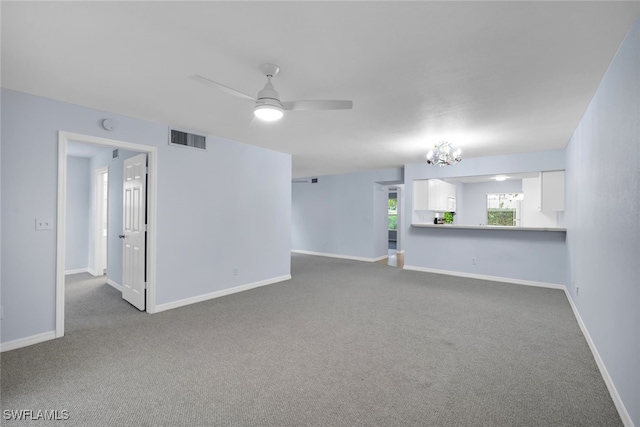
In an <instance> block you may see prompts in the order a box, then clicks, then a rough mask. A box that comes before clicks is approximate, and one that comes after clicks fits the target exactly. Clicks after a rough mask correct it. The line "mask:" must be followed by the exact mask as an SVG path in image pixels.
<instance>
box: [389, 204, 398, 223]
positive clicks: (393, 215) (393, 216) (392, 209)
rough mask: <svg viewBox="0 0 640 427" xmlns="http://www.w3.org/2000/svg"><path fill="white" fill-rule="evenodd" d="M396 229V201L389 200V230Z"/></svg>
mask: <svg viewBox="0 0 640 427" xmlns="http://www.w3.org/2000/svg"><path fill="white" fill-rule="evenodd" d="M397 229H398V199H389V230H397Z"/></svg>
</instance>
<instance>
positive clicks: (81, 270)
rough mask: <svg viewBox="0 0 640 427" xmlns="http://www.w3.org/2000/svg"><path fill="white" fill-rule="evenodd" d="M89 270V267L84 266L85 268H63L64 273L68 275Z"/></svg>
mask: <svg viewBox="0 0 640 427" xmlns="http://www.w3.org/2000/svg"><path fill="white" fill-rule="evenodd" d="M88 272H89V268H87V267H85V268H76V269H74V270H65V271H64V275H65V276H68V275H70V274H79V273H88Z"/></svg>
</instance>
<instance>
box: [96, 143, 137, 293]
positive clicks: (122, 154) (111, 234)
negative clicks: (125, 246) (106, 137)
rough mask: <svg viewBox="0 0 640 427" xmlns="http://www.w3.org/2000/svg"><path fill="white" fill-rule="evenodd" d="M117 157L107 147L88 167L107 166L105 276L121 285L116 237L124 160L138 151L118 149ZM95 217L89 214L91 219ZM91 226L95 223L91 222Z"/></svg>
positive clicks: (119, 227)
mask: <svg viewBox="0 0 640 427" xmlns="http://www.w3.org/2000/svg"><path fill="white" fill-rule="evenodd" d="M118 151H119V155H118V158H117V159H114V158H113V149H111V148H107V149H106V150H105V151H104V152H102V153H100V154H98V155H96V156H94V157H92V158H91V161H90V167H91V170H92V171H94V170H96V169H99V168H102V167H105V166H107V167H108V168H109V191H108V193H109V195H108V198H109V212H108V222H107V278H108V279H110V280H113V281H114V282H115V283H117V284H118V285H122V240H120V238H119V237H118V236H119V235H120V234H122V232H123V229H122V221H123V213H122V212H123V207H122V204H123V195H122V192H123V187H122V186H123V180H124V176H123V174H124V171H123V169H124V167H123V165H124V161H125V160H126V159H128V158H130V157H133V156H135V155H137V154H139V153H137V152H135V151H127V150H122V149H120V150H118ZM94 191H95V189H93V188H91V197H92V198H93V197H94ZM94 217H95V215H94V214H92V215H91V221H92V220H93V218H94ZM92 226H93V227H95V225H94V224H93V222H92ZM94 238H95V236H94V235H93V233H90V234H89V262H90V265H92V263H93V259H94V258H93V257H94V255H95V253H94V247H95V246H94Z"/></svg>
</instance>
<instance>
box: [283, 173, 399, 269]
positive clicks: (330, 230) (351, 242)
mask: <svg viewBox="0 0 640 427" xmlns="http://www.w3.org/2000/svg"><path fill="white" fill-rule="evenodd" d="M301 180H303V179H296V181H301ZM307 180H308V181H309V182H308V183H298V184H293V189H292V216H291V230H292V232H291V241H292V243H291V248H292V249H296V250H304V251H311V252H320V253H329V254H335V255H348V256H355V257H362V258H370V259H372V258H377V257H380V256H384V255H385V254H387V249H386V248H387V237H385V236H386V234H385V233H386V229H387V222H386V221H387V214H386V212H387V211H386V210H385V209H386V203H387V202H386V200H387V199H386V198H387V197H388V192H386V191H380V188H381V187H385V188H386V187H388V186H387V185H386V184H384V185H383V184H378V183H380V182H385V183H386V182H387V181H393V182H401V181H402V169H400V168H398V169H383V170H377V171H372V172H362V173H351V174H342V175H327V176H320V177H318V183H317V184H311V179H310V178H307Z"/></svg>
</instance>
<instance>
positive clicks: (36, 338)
mask: <svg viewBox="0 0 640 427" xmlns="http://www.w3.org/2000/svg"><path fill="white" fill-rule="evenodd" d="M55 338H57V337H56V331H49V332H44V333H42V334H37V335H31V336H30V337H25V338H20V339H17V340H13V341H8V342H5V343H2V344H0V352H5V351H10V350H15V349H17V348H22V347H27V346H29V345H33V344H38V343H41V342H44V341H49V340H52V339H55Z"/></svg>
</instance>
